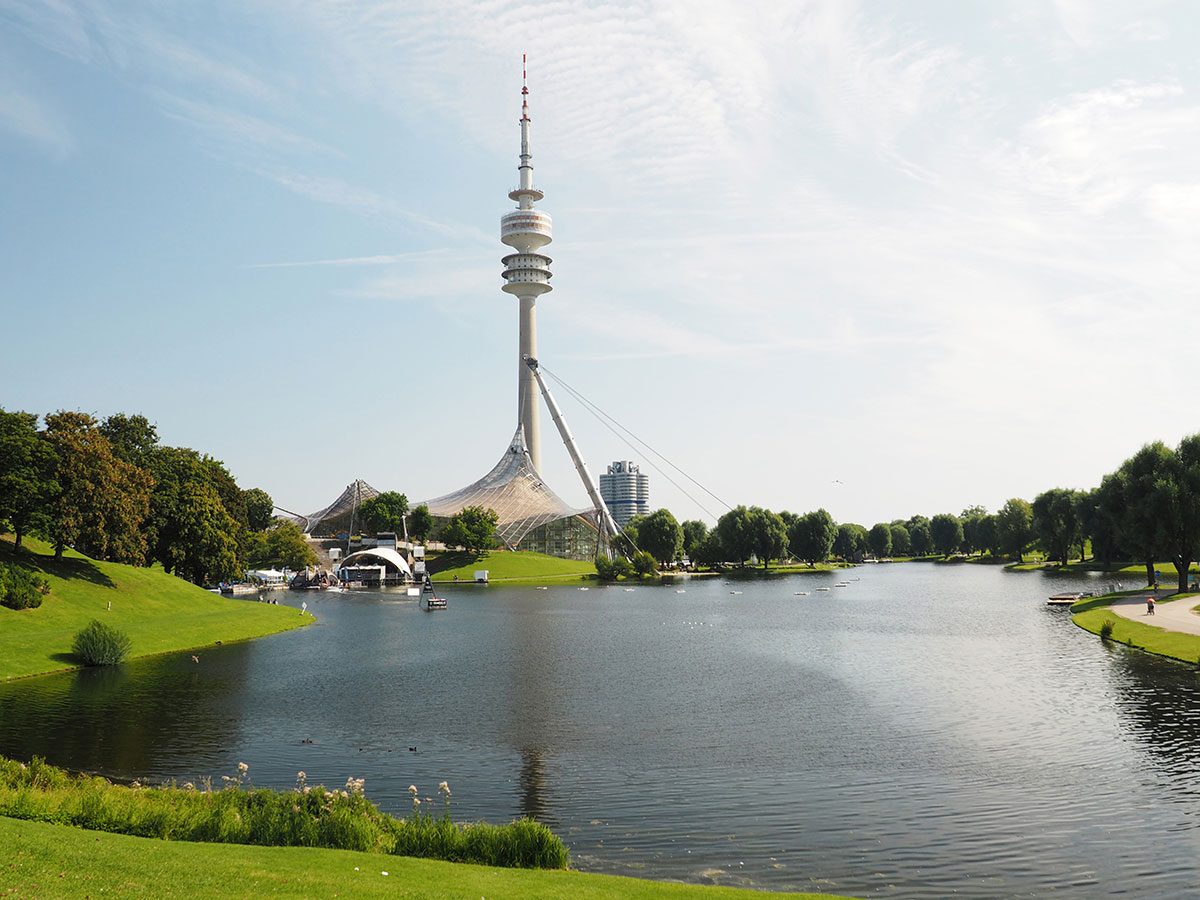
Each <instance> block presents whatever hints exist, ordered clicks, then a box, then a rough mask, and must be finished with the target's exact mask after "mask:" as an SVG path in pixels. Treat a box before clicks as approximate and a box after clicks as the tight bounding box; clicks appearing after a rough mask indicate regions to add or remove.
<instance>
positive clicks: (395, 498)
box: [358, 491, 408, 534]
mask: <svg viewBox="0 0 1200 900" xmlns="http://www.w3.org/2000/svg"><path fill="white" fill-rule="evenodd" d="M358 511H359V513H360V514H361V515H362V517H363V521H364V522H366V523H367V527H368V528H370V529H371V530H372V531H374V532H376V533H378V532H380V531H393V532H396V533H398V534H400V533H403V532H404V517H405V516H406V515H407V514H408V497H406V496H405V495H404V494H398V493H396V492H395V491H384V492H383V493H382V494H379V495H378V496H376V497H372V498H371V499H370V500H367V501H365V502H364V503H363V504H362V505H361V506H359V508H358Z"/></svg>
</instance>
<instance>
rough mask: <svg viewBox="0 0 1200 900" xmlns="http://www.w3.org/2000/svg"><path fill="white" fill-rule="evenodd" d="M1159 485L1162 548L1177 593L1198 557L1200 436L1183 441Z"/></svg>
mask: <svg viewBox="0 0 1200 900" xmlns="http://www.w3.org/2000/svg"><path fill="white" fill-rule="evenodd" d="M1164 476H1165V477H1164V478H1163V480H1162V481H1161V482H1160V488H1159V493H1160V496H1159V498H1158V505H1159V507H1160V509H1161V512H1162V516H1161V523H1162V525H1161V527H1162V532H1163V546H1164V548H1165V550H1166V552H1167V554H1168V555H1169V556H1170V559H1171V561H1172V562H1173V563H1175V570H1176V572H1177V573H1178V577H1179V591H1180V593H1183V592H1184V591H1186V590H1187V587H1188V570H1189V569H1190V568H1191V565H1192V562H1193V561H1194V560H1195V559H1196V557H1197V556H1198V555H1200V434H1194V435H1192V436H1190V437H1186V438H1184V439H1183V440H1182V441H1181V442H1180V443H1179V447H1178V448H1177V449H1176V450H1175V452H1174V453H1173V454H1172V456H1171V458H1170V462H1169V464H1168V465H1167V467H1166V472H1165V473H1164Z"/></svg>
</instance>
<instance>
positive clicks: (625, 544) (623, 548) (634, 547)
mask: <svg viewBox="0 0 1200 900" xmlns="http://www.w3.org/2000/svg"><path fill="white" fill-rule="evenodd" d="M645 521H646V517H645V516H633V517H632V518H630V520H629V521H628V522H626V523H625V524H624V525H623V526H621V533H620V534H618V535H617V536H616V537H615V538H614V539H613V549H614V550H616V551H617V552H618V553H623V554H625V555H626V556H630V557H632V556H633V554H635V553H637V551H638V547H639V546H640V541H639V538H640V534H639V532H640V531H641V527H642V523H643V522H645Z"/></svg>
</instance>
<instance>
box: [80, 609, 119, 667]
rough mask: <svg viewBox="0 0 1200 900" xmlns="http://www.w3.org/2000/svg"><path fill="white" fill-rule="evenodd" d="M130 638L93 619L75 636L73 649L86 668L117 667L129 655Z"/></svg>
mask: <svg viewBox="0 0 1200 900" xmlns="http://www.w3.org/2000/svg"><path fill="white" fill-rule="evenodd" d="M131 645H132V642H131V641H130V640H129V636H128V635H126V634H125V633H124V632H122V631H118V630H117V629H116V628H113V627H111V626H109V625H105V624H104V623H103V622H101V621H100V620H99V619H92V621H90V622H89V623H88V624H87V625H85V626H84V627H83V628H81V629H80V630H79V633H78V634H76V635H75V641H74V643H72V644H71V649H72V650H73V651H74V652H75V655H76V656H77V657H78V658H79V659H80V661H81V662H82V663H83V664H84V665H85V666H115V665H117V664H118V663H121V662H123V661H124V660H125V657H126V656H128V655H129V648H130V646H131Z"/></svg>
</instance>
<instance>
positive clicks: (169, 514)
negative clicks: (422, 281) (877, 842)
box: [0, 409, 1200, 590]
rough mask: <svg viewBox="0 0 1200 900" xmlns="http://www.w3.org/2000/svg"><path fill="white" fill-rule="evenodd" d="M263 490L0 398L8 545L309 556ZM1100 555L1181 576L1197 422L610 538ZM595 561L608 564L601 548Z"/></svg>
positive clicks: (221, 563)
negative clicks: (883, 489) (917, 485)
mask: <svg viewBox="0 0 1200 900" xmlns="http://www.w3.org/2000/svg"><path fill="white" fill-rule="evenodd" d="M274 508H275V507H274V504H273V501H272V499H271V497H270V496H269V495H268V494H267V493H266V492H265V491H263V490H261V489H259V488H251V489H248V490H243V489H241V488H239V487H238V485H237V483H236V481H235V480H234V478H233V476H232V475H231V474H230V473H229V471H228V470H227V469H226V468H225V465H224V464H223V463H222V462H220V461H219V460H216V459H214V458H212V457H211V456H208V455H206V454H204V453H201V452H198V451H196V450H192V449H190V448H183V447H168V446H164V445H162V444H160V443H159V441H158V434H157V430H156V428H155V426H154V425H152V424H151V423H150V422H149V421H148V420H147V419H146V418H145V416H141V415H133V416H129V415H125V414H115V415H112V416H109V417H107V418H105V419H103V420H97V419H96V418H95V417H93V416H91V415H89V414H87V413H82V412H68V411H59V412H56V413H50V414H47V415H46V416H45V426H44V428H39V417H38V416H37V415H35V414H32V413H26V412H5V411H4V410H3V409H0V522H3V523H5V524H6V526H7V527H8V528H9V529H10V530H12V531H13V532H14V534H15V536H16V541H15V544H16V546H17V547H18V548H19V547H20V544H21V539H22V538H23V537H24V535H26V534H27V533H31V532H32V533H35V534H38V535H39V536H43V537H45V538H46V539H47V540H49V541H50V543H51V544H53V546H54V549H55V554H56V556H59V557H61V555H62V552H63V550H64V549H65V548H66V547H68V546H69V547H74V548H75V549H76V550H78V551H80V552H81V553H83V554H85V555H87V556H90V557H92V558H95V559H103V560H109V561H113V562H123V563H130V564H133V565H141V566H146V565H150V564H152V563H155V562H158V563H161V564H162V565H163V567H164V568H165V569H166V570H167V571H168V572H174V573H175V574H177V575H179V576H181V577H183V578H187V579H188V580H190V581H194V582H196V583H198V584H199V583H204V582H206V581H209V582H212V581H223V580H230V579H233V578H236V577H239V576H240V575H241V574H242V573H243V572H244V571H245V570H246V569H247V568H249V567H261V566H264V565H285V566H287V567H288V568H292V569H302V568H304V567H305V566H308V565H312V564H314V563H315V562H316V556H315V554H314V553H313V550H312V548H311V547H310V546H309V545H308V543H307V542H306V541H305V540H304V536H303V535H302V533H301V531H300V528H299V527H298V526H297V525H296V524H295V523H293V522H290V521H287V520H284V519H277V518H274V517H273V510H274ZM360 513H361V516H362V518H361V521H362V522H363V524H364V525H366V526H367V527H369V528H372V529H374V530H376V531H397V532H398V531H401V530H402V529H403V527H404V525H405V519H406V516H407V530H408V534H409V536H410V537H411V538H413V539H415V540H417V541H420V542H424V541H425V540H426V539H427V538H428V537H429V535H430V534H431V532H432V531H433V528H434V519H433V517H432V516H431V515H430V514H429V510H428V509H427V508H425V507H423V506H418V507H417V508H416V509H414V510H412V511H411V512H410V511H409V508H408V500H407V498H406V497H405V495H403V494H398V493H395V492H386V493H384V494H381V495H379V496H378V497H376V498H373V499H371V500H368V501H366V502H364V503H363V504H362V505H361V507H360ZM495 527H496V514H495V512H494V511H492V510H489V509H484V508H482V507H472V508H469V509H467V510H463V511H462V513H460V514H459V515H458V516H455V517H452V518H451V519H450V520H449V521H448V522H446V523H445V524H444V525H443V527H442V529H441V533H440V534H439V538H440V539H441V540H442V541H443V542H445V543H447V544H448V545H453V546H464V547H467V548H468V549H470V550H474V551H482V550H486V549H490V548H491V547H492V546H493V545H494V532H495ZM1089 546H1090V548H1091V551H1092V555H1093V559H1094V560H1095V561H1096V562H1097V563H1099V564H1100V565H1101V566H1102V567H1104V568H1111V567H1112V566H1113V564H1114V563H1115V562H1117V561H1118V560H1132V561H1137V562H1139V563H1144V565H1145V567H1146V579H1147V582H1148V583H1150V582H1153V581H1154V580H1155V566H1156V564H1157V563H1158V562H1160V561H1167V562H1171V563H1173V564H1174V566H1175V569H1176V571H1177V573H1178V577H1179V589H1180V590H1185V589H1186V587H1187V573H1188V570H1189V568H1190V566H1191V564H1192V563H1193V562H1194V561H1196V560H1197V558H1198V557H1200V434H1197V435H1192V436H1190V437H1186V438H1184V439H1183V440H1182V441H1181V442H1180V443H1179V445H1178V446H1177V447H1175V448H1170V447H1167V446H1166V445H1165V444H1163V443H1162V442H1161V441H1156V442H1154V443H1151V444H1147V445H1145V446H1144V447H1142V448H1141V449H1140V450H1139V451H1138V452H1137V453H1136V454H1134V455H1133V456H1132V457H1130V458H1129V459H1127V460H1125V461H1124V462H1123V463H1122V464H1121V465H1120V466H1119V467H1118V468H1117V469H1116V470H1115V471H1114V472H1112V473H1110V474H1108V475H1105V476H1104V478H1103V479H1102V480H1101V483H1100V485H1099V486H1098V487H1096V488H1093V489H1092V490H1086V491H1081V490H1073V489H1069V488H1052V489H1050V490H1047V491H1044V492H1043V493H1041V494H1039V495H1038V496H1037V497H1035V498H1034V499H1033V501H1032V502H1029V501H1026V500H1023V499H1020V498H1012V499H1010V500H1008V501H1007V502H1006V503H1005V504H1004V505H1003V506H1002V507H1001V508H1000V509H999V510H998V511H996V512H995V513H990V512H988V511H987V510H986V509H984V508H983V507H980V506H972V507H968V508H967V509H964V510H963V511H962V512H961V513H959V514H957V515H955V514H953V513H939V514H937V515H935V516H933V517H932V518H926V517H925V516H922V515H914V516H911V517H910V518H908V519H895V520H892V521H890V522H878V523H876V524H875V525H873V526H872V527H871V528H870V529H868V528H866V527H864V526H862V525H859V524H856V523H853V522H843V523H840V524H839V523H837V522H835V521H834V519H833V517H832V516H831V515H830V514H829V513H828V512H827V511H826V510H824V509H817V510H814V511H812V512H807V513H803V514H795V513H791V512H788V511H782V512H778V513H776V512H772V511H771V510H769V509H764V508H762V507H758V506H750V507H746V506H738V507H736V508H734V509H732V510H730V511H729V512H727V513H725V514H724V515H723V516H721V517H720V519H719V520H718V521H717V523H716V525H715V526H714V527H713V528H711V529H710V528H709V527H708V526H707V525H706V524H705V523H704V522H702V521H699V520H689V521H685V522H683V523H679V522H678V521H677V520H676V519H675V517H674V515H672V514H671V512H670V511H669V510H666V509H659V510H657V511H655V512H653V513H651V514H649V515H646V516H636V517H634V518H633V519H632V520H631V521H630V522H629V523H628V524H627V525H626V526H625V529H624V531H623V534H622V535H620V536H618V538H617V541H616V547H617V549H618V550H620V551H622V552H623V553H624V554H625V555H627V556H629V557H631V563H618V564H616V568H617V570H618V571H616V572H615V574H623V573H624V571H627V570H631V571H637V572H640V573H649V572H652V571H654V570H655V569H657V568H658V567H667V566H670V565H672V564H674V563H675V562H676V561H677V560H679V559H681V558H684V557H686V558H688V559H689V560H690V561H691V562H692V563H694V564H696V565H699V566H702V567H716V566H721V565H727V564H731V563H732V564H736V565H739V566H744V565H745V564H746V563H747V561H749V560H752V559H754V560H757V561H759V562H760V563H762V565H763V567H764V568H768V567H769V566H770V563H771V562H772V561H773V560H782V559H795V560H800V561H802V562H805V563H808V564H809V565H810V566H816V565H817V564H818V563H824V562H826V561H828V560H830V559H832V558H839V559H842V560H846V561H859V560H862V559H863V558H865V557H868V556H875V557H876V558H885V557H893V556H901V557H908V556H920V557H925V556H930V555H934V554H936V555H938V556H942V557H950V556H952V555H954V554H957V553H964V554H967V555H970V554H974V553H979V554H985V553H986V554H991V555H992V556H994V557H997V558H999V557H1007V558H1010V559H1013V560H1018V561H1020V560H1022V559H1023V557H1024V554H1025V553H1026V552H1027V551H1028V550H1030V549H1031V548H1036V549H1039V550H1041V551H1043V552H1044V553H1045V554H1046V555H1047V557H1049V558H1050V559H1053V560H1055V561H1057V562H1058V563H1059V564H1060V565H1066V564H1067V563H1068V561H1069V560H1070V559H1071V558H1072V557H1074V556H1076V555H1077V556H1078V557H1079V558H1080V559H1081V560H1082V559H1084V558H1085V554H1086V552H1087V548H1088V547H1089ZM598 565H599V568H600V569H601V574H602V575H605V574H606V570H608V571H607V574H612V570H611V569H609V568H608V567H609V566H610V565H611V564H609V563H608V562H607V561H601V562H600V563H599V564H598Z"/></svg>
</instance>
